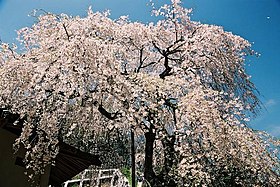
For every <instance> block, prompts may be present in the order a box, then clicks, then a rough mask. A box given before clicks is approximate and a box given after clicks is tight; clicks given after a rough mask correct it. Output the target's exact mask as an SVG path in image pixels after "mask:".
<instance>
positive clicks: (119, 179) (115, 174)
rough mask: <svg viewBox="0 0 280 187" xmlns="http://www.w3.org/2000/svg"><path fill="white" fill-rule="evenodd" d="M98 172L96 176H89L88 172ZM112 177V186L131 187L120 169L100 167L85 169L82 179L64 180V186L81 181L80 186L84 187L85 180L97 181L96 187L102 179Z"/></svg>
mask: <svg viewBox="0 0 280 187" xmlns="http://www.w3.org/2000/svg"><path fill="white" fill-rule="evenodd" d="M92 173H98V175H97V177H96V178H91V177H90V178H88V177H87V176H88V175H87V174H92ZM104 179H111V181H110V186H111V187H129V184H128V180H127V178H126V177H125V176H124V175H123V174H122V173H121V172H120V170H119V169H100V170H88V169H87V170H85V171H84V172H83V174H82V176H81V179H73V180H68V181H66V182H64V187H69V185H70V184H73V183H76V184H77V183H79V187H83V185H84V182H88V181H96V185H95V186H96V187H99V186H101V183H102V180H104Z"/></svg>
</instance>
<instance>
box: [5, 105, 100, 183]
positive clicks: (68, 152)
mask: <svg viewBox="0 0 280 187" xmlns="http://www.w3.org/2000/svg"><path fill="white" fill-rule="evenodd" d="M18 117H19V116H18V115H16V114H11V113H9V112H7V111H6V110H3V109H0V187H30V186H31V184H30V181H28V177H27V175H25V174H24V172H25V171H26V170H25V167H24V163H23V158H24V154H25V151H24V149H22V150H19V151H18V152H17V153H16V154H14V151H13V143H14V141H15V139H16V138H17V137H18V136H19V135H20V133H21V131H22V123H17V124H16V125H15V124H14V122H15V120H16V119H18ZM90 165H96V166H100V165H101V161H100V160H99V156H98V155H92V154H89V153H85V152H82V151H80V150H78V149H76V148H74V147H72V146H70V145H68V144H66V143H64V142H59V153H58V155H57V157H56V159H55V166H49V167H47V168H45V173H44V174H43V175H41V176H40V177H39V178H38V183H39V184H40V187H47V186H49V185H52V186H54V187H58V186H61V184H62V183H63V182H65V181H67V180H69V179H71V178H72V177H74V176H75V175H77V174H78V173H80V172H81V171H83V170H85V169H86V168H88V167H89V166H90Z"/></svg>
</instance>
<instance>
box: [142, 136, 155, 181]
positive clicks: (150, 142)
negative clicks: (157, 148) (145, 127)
mask: <svg viewBox="0 0 280 187" xmlns="http://www.w3.org/2000/svg"><path fill="white" fill-rule="evenodd" d="M155 137H156V134H155V133H153V132H152V130H150V131H149V132H146V133H145V138H146V147H145V165H144V178H145V179H146V180H147V182H148V183H149V185H147V186H154V180H153V179H154V177H155V173H154V170H153V151H154V142H155Z"/></svg>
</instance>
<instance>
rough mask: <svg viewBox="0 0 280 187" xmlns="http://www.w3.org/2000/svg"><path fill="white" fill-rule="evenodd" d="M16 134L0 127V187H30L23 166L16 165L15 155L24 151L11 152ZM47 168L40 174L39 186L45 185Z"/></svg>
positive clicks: (22, 155) (18, 155)
mask: <svg viewBox="0 0 280 187" xmlns="http://www.w3.org/2000/svg"><path fill="white" fill-rule="evenodd" d="M15 139H16V135H14V134H12V133H11V132H9V131H7V130H5V129H2V128H0V187H30V186H31V183H30V182H28V177H27V176H26V175H25V174H24V171H25V168H24V167H22V166H19V165H16V164H15V162H16V157H21V158H23V157H24V154H23V153H24V152H23V151H19V153H17V154H16V155H15V154H13V152H14V151H13V143H14V141H15ZM48 177H49V169H47V172H45V174H44V175H43V176H41V179H42V180H41V181H40V187H47V183H48Z"/></svg>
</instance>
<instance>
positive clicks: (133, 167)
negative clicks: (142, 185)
mask: <svg viewBox="0 0 280 187" xmlns="http://www.w3.org/2000/svg"><path fill="white" fill-rule="evenodd" d="M130 136H131V180H132V181H131V183H132V187H136V185H135V146H134V127H131V131H130Z"/></svg>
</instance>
